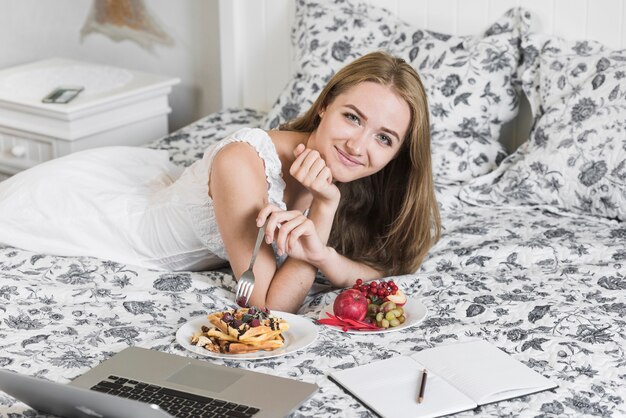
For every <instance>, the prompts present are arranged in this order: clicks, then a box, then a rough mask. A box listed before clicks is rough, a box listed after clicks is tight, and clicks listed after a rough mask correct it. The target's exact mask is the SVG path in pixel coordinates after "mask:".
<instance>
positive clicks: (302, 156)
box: [257, 145, 383, 297]
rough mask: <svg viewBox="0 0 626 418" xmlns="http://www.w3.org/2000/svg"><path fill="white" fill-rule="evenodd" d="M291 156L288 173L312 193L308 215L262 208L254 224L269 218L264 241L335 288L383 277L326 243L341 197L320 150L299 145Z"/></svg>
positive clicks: (378, 272) (271, 207)
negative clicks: (272, 244)
mask: <svg viewBox="0 0 626 418" xmlns="http://www.w3.org/2000/svg"><path fill="white" fill-rule="evenodd" d="M294 155H295V156H296V161H295V162H294V163H293V165H292V166H291V168H290V174H291V175H292V176H293V177H294V178H295V179H296V180H298V181H299V182H300V183H301V184H302V185H303V186H304V187H305V188H307V189H308V190H309V191H310V192H311V194H312V195H313V201H312V203H311V207H310V208H309V213H308V217H305V216H304V215H303V214H302V213H299V212H297V211H281V210H280V209H278V208H276V207H275V206H271V205H270V206H267V207H265V208H263V210H262V211H261V212H260V213H259V216H258V218H257V225H263V224H264V222H265V220H266V219H267V218H269V220H268V225H267V228H266V242H268V243H269V242H272V240H273V239H275V241H276V246H277V248H278V253H279V254H283V253H285V254H288V255H289V258H288V259H287V261H286V262H285V264H284V265H289V263H291V262H292V260H302V261H305V262H306V263H307V264H310V265H312V266H315V267H316V268H317V269H319V270H320V271H321V272H322V273H324V275H325V276H326V277H327V278H328V279H329V281H330V282H331V283H332V284H333V285H335V286H338V287H347V286H350V285H352V284H354V283H355V282H356V279H358V278H361V279H363V280H373V279H377V278H380V277H382V276H383V275H382V274H381V272H380V271H378V270H376V269H374V268H372V267H370V266H368V265H366V264H363V263H359V262H356V261H353V260H350V259H349V258H347V257H345V256H342V255H340V254H339V253H337V252H336V251H335V250H334V249H333V248H331V247H328V246H327V242H328V238H329V236H330V231H331V228H332V224H333V220H334V217H335V212H336V210H337V206H338V204H339V198H340V197H341V196H340V193H339V189H338V188H337V187H336V186H335V185H334V184H333V183H332V174H331V172H330V170H329V169H328V168H327V167H326V164H325V162H324V160H323V159H322V158H321V156H320V155H319V153H317V152H316V151H311V150H309V149H306V148H305V147H304V146H303V145H299V146H298V147H297V148H296V149H295V151H294ZM316 167H317V168H316ZM270 215H271V216H270ZM279 225H280V228H279ZM293 262H295V261H293ZM303 297H304V295H303Z"/></svg>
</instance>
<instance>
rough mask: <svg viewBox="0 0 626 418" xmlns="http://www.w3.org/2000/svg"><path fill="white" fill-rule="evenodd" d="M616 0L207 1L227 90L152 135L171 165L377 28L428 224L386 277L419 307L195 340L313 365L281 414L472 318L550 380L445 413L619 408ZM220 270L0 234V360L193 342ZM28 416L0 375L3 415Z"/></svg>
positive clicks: (362, 412) (624, 147)
mask: <svg viewBox="0 0 626 418" xmlns="http://www.w3.org/2000/svg"><path fill="white" fill-rule="evenodd" d="M383 4H384V5H385V7H387V8H388V9H389V10H383V9H382V8H381V7H380V6H381V5H383ZM519 6H521V8H520V7H519ZM511 7H512V10H509V9H510V8H511ZM624 13H625V11H624V6H623V4H622V2H619V1H614V2H607V7H606V8H603V9H602V10H600V9H599V8H597V9H596V8H595V7H592V6H591V2H588V1H583V0H579V1H575V2H561V1H557V0H554V1H543V2H537V1H532V0H528V1H503V2H491V1H488V0H484V1H483V0H475V1H474V0H472V1H455V0H447V1H427V0H422V1H417V2H413V1H409V0H406V1H392V2H387V1H385V2H383V1H371V2H366V3H359V2H357V1H356V0H353V1H348V0H344V1H341V0H337V1H323V0H318V1H312V0H297V1H295V2H294V1H291V0H289V1H287V0H281V1H278V0H265V1H259V0H236V1H232V0H225V1H220V19H221V21H222V22H232V25H223V26H222V29H221V35H222V46H223V50H222V66H223V67H222V71H223V90H222V98H223V104H224V109H225V110H222V111H220V112H218V113H215V114H212V115H209V116H207V117H205V118H202V119H201V120H199V121H197V122H195V123H193V124H191V125H189V126H187V127H184V128H183V129H181V130H179V131H177V132H174V133H172V134H171V135H168V136H167V137H165V138H161V139H159V140H157V141H155V142H153V143H151V144H149V146H150V147H152V148H158V149H165V150H167V151H168V152H169V153H170V156H171V160H172V161H174V162H175V163H177V164H180V165H181V166H188V165H190V164H191V163H192V162H193V161H195V160H196V159H198V158H200V156H201V155H202V152H203V151H204V149H205V148H206V147H207V146H208V145H210V144H211V143H213V142H215V141H218V140H220V139H221V138H222V137H224V136H225V135H226V134H228V133H229V132H233V131H234V130H236V129H238V128H239V127H244V126H259V127H264V128H270V127H272V126H276V124H278V123H280V122H281V121H282V120H285V119H287V118H289V117H292V116H293V115H294V114H297V113H298V112H299V111H301V110H302V109H304V108H305V107H306V106H307V104H308V102H310V100H312V99H313V98H314V97H315V93H316V92H317V91H318V89H319V85H320V84H321V83H323V81H324V80H325V79H326V78H327V77H328V76H329V74H331V73H332V72H333V71H335V70H336V68H337V67H338V66H340V65H341V64H342V63H343V62H344V61H346V60H349V59H350V58H351V57H353V56H358V55H359V54H361V53H363V52H366V51H368V50H371V49H385V50H388V51H391V52H393V53H395V54H397V55H400V56H403V57H404V58H405V59H406V60H407V61H410V62H412V63H414V64H415V66H416V67H417V68H418V70H419V71H420V74H421V75H422V77H423V79H424V82H425V84H426V86H427V90H428V91H429V98H430V99H431V102H430V105H431V116H432V124H431V127H432V128H431V131H432V134H433V137H432V143H433V161H434V175H435V179H436V185H437V186H436V187H437V196H438V200H439V204H440V208H441V215H442V224H443V231H442V237H441V240H440V241H439V242H438V243H437V244H436V245H435V247H433V248H432V250H431V251H430V253H429V255H428V257H427V259H426V260H425V262H424V263H423V265H422V266H421V267H420V269H419V270H418V271H417V272H415V273H414V274H410V275H405V276H399V277H393V280H394V281H395V282H396V283H397V284H398V286H399V287H400V288H401V289H402V290H403V291H404V292H405V293H406V294H407V295H409V296H410V297H413V298H417V299H419V300H420V301H421V302H422V303H423V304H424V305H425V306H426V307H427V309H428V315H427V317H426V318H425V320H424V321H422V322H421V323H419V324H418V325H417V326H415V327H412V328H408V329H404V330H400V331H397V332H392V333H385V334H375V335H356V334H346V333H341V332H338V331H335V330H331V329H328V328H325V327H319V329H318V331H319V334H318V337H317V339H316V340H315V341H314V342H313V343H312V344H311V345H309V346H308V347H307V348H306V349H304V350H302V351H298V352H295V353H290V354H287V355H284V356H279V357H274V358H267V359H259V360H254V361H235V360H222V359H207V361H213V362H216V363H219V364H226V365H228V366H232V367H242V368H248V369H252V370H257V371H261V372H265V373H271V374H275V375H278V376H285V377H290V378H295V379H300V380H303V381H307V382H313V383H317V384H318V385H319V386H320V390H319V391H318V393H316V394H315V395H314V396H313V397H312V398H311V399H309V400H308V401H307V402H306V403H305V404H303V405H302V406H301V407H300V408H299V409H298V410H297V412H295V414H294V416H297V417H330V416H345V417H365V416H373V415H372V414H371V413H370V412H369V411H368V410H367V409H366V408H365V407H364V406H362V405H361V404H360V403H359V402H357V401H356V400H354V399H353V398H351V397H350V396H348V395H347V394H345V393H344V392H343V391H342V390H341V389H340V388H339V387H337V386H336V385H335V384H333V383H332V382H331V381H329V380H328V379H327V377H326V376H327V375H328V373H330V372H331V371H333V370H338V369H344V368H349V367H354V366H356V365H360V364H367V363H370V362H373V361H376V360H381V359H385V358H388V357H391V356H395V355H400V354H404V355H411V353H415V352H417V351H420V350H423V349H427V348H430V347H435V346H438V345H442V344H450V343H456V342H461V341H466V340H469V339H474V338H482V339H485V340H487V341H490V342H491V343H493V344H495V345H496V346H498V347H499V348H501V349H502V350H504V351H505V352H507V353H509V354H511V355H512V356H513V357H515V358H516V359H518V360H519V361H521V362H523V363H524V364H526V365H527V366H529V367H530V368H532V369H533V370H535V371H537V372H539V373H541V374H542V375H544V376H546V377H548V378H550V379H552V380H553V381H554V382H556V383H558V385H559V387H558V388H557V389H555V390H551V391H546V392H542V393H538V394H534V395H529V396H525V397H522V398H516V399H512V400H509V401H504V402H500V403H497V404H491V405H486V406H483V407H480V408H479V409H477V410H474V411H469V412H465V413H462V414H459V416H483V417H500V416H516V417H517V416H521V417H545V418H547V417H557V416H558V417H561V416H566V417H581V416H602V417H621V416H626V400H625V399H626V396H625V395H626V355H625V353H624V350H625V347H626V321H625V320H624V319H623V318H624V316H625V315H626V267H625V266H626V244H625V243H626V225H625V224H624V220H626V140H625V139H624V138H626V136H625V134H624V132H625V129H626V126H625V123H626V122H625V121H626V118H625V117H624V115H626V113H624V112H625V111H626V109H625V107H626V104H625V103H626V99H625V98H624V95H626V87H625V86H624V82H623V81H622V80H623V79H624V78H625V77H626V52H625V51H623V50H619V48H620V47H621V46H622V42H623V40H624V39H626V37H625V35H624V33H623V31H622V28H623V27H624V24H623V23H624V16H625V14H624ZM251 22H255V24H250V23H251ZM606 22H613V23H615V24H611V25H609V24H607V23H606ZM292 27H293V29H292ZM581 28H583V30H582V31H581ZM581 37H582V38H584V39H585V40H583V41H575V40H574V39H580V38H581ZM598 40H599V41H602V43H599V42H597V41H598ZM235 286H236V282H235V280H234V278H233V276H232V275H231V272H230V270H228V269H227V268H226V269H223V270H216V271H206V272H196V273H194V272H159V271H154V270H146V269H141V268H137V267H134V266H131V265H122V264H119V263H115V262H112V261H110V260H104V259H97V258H86V257H57V256H51V255H47V254H37V253H32V252H28V251H25V250H22V249H18V248H13V247H8V246H0V301H1V303H0V367H2V368H6V369H10V370H14V371H17V372H21V373H25V374H28V375H32V376H37V377H41V378H44V379H49V380H53V381H58V382H68V381H70V380H72V379H73V378H75V377H77V376H79V375H80V374H82V373H84V372H85V371H86V370H88V369H89V368H91V367H93V366H95V365H96V364H98V363H100V362H102V361H103V360H105V359H107V358H109V357H110V356H112V355H113V354H115V353H117V352H119V351H121V350H122V349H124V348H125V347H127V346H131V345H136V346H140V347H145V348H151V349H154V350H159V351H164V352H170V353H176V354H180V355H189V356H194V354H191V353H190V352H188V351H186V350H185V349H184V348H183V347H181V345H180V344H178V343H177V342H176V339H175V334H176V331H177V330H178V329H179V327H181V325H182V324H184V323H185V322H187V321H188V319H189V318H192V317H195V316H199V315H204V314H206V313H207V312H211V311H214V310H217V309H223V308H227V307H230V306H232V304H233V302H232V301H233V296H234V289H235ZM338 292H339V290H338V289H333V288H331V287H329V286H327V285H326V284H325V283H324V282H323V281H319V282H318V283H316V285H315V286H314V288H313V289H312V290H311V292H310V293H309V295H308V296H307V298H306V300H305V303H304V305H303V306H302V308H301V309H300V311H299V314H300V315H302V316H303V317H305V318H309V319H311V320H312V319H315V318H317V317H318V315H319V314H320V312H321V310H322V308H323V307H324V306H325V305H326V304H328V303H329V302H330V301H331V300H332V298H333V297H334V296H335V295H336V294H337V293H338ZM372 378H373V379H375V378H376V376H372ZM33 416H36V413H35V412H33V411H32V410H30V409H29V408H28V407H26V406H25V405H24V404H22V403H19V402H16V401H15V400H14V399H13V398H11V397H9V396H7V395H5V394H0V417H7V418H8V417H11V418H17V417H33Z"/></svg>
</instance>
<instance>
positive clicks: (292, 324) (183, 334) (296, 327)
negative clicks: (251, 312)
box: [176, 311, 317, 360]
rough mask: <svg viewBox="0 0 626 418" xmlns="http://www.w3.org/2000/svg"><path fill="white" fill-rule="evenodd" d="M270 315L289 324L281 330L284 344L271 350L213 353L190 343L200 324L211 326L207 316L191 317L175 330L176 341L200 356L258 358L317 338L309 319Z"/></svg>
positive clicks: (279, 353) (286, 351)
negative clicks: (285, 328) (285, 329)
mask: <svg viewBox="0 0 626 418" xmlns="http://www.w3.org/2000/svg"><path fill="white" fill-rule="evenodd" d="M272 316H276V317H279V318H283V319H284V320H285V321H287V323H288V324H289V329H288V330H287V331H285V332H283V337H285V344H284V345H283V346H282V347H281V348H277V349H276V350H272V351H265V350H260V351H257V352H254V353H242V354H222V353H214V352H212V351H209V350H207V349H205V348H203V347H198V346H196V345H192V344H191V337H192V336H193V334H194V333H196V332H198V331H200V329H201V327H202V325H206V326H212V325H211V323H210V322H209V320H208V319H207V316H206V315H204V316H197V317H195V318H191V319H190V320H189V321H187V322H186V323H185V324H183V326H181V327H180V328H179V329H178V331H177V332H176V341H177V342H178V344H180V345H182V346H183V347H185V348H186V349H187V350H189V351H191V352H192V353H195V354H199V355H201V356H208V357H215V358H223V359H230V360H258V359H267V358H271V357H278V356H284V355H285V354H289V353H293V352H294V351H298V350H302V349H304V348H306V347H307V346H308V345H309V344H311V343H312V342H313V341H315V339H316V338H317V327H316V326H315V324H313V322H311V320H309V319H307V318H305V317H302V316H298V315H294V314H290V313H287V312H279V311H272Z"/></svg>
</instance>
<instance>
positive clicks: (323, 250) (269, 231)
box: [257, 205, 328, 265]
mask: <svg viewBox="0 0 626 418" xmlns="http://www.w3.org/2000/svg"><path fill="white" fill-rule="evenodd" d="M266 220H267V226H266V227H265V241H266V242H267V243H268V244H269V243H271V242H272V241H274V242H275V243H276V248H277V251H278V255H283V254H287V255H288V256H289V257H292V258H296V259H299V260H303V261H306V262H307V263H309V264H312V265H317V264H319V262H320V261H322V260H323V259H324V257H325V256H326V255H327V253H328V248H327V247H326V245H325V244H324V243H323V242H322V241H321V239H320V237H319V235H318V233H317V230H316V228H315V224H314V223H313V221H311V220H310V219H309V218H307V217H306V216H304V214H303V213H302V212H300V211H298V210H282V209H280V208H278V207H276V206H274V205H268V206H266V207H264V208H263V209H261V211H260V212H259V214H258V216H257V225H258V226H261V225H263V224H264V223H265V221H266Z"/></svg>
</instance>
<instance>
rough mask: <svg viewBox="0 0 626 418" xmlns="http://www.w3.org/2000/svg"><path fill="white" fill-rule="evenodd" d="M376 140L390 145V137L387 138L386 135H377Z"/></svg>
mask: <svg viewBox="0 0 626 418" xmlns="http://www.w3.org/2000/svg"><path fill="white" fill-rule="evenodd" d="M378 140H379V141H380V142H382V143H383V144H384V145H389V146H391V143H392V141H391V138H389V137H388V136H387V135H378Z"/></svg>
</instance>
